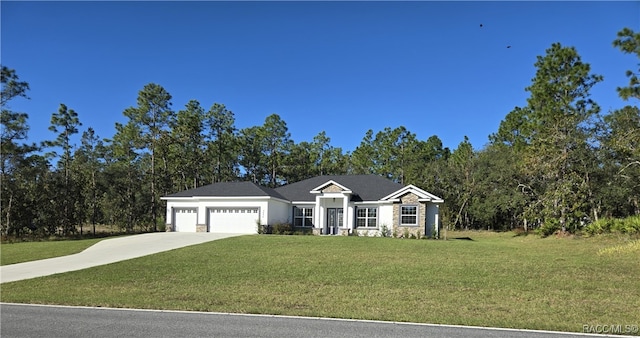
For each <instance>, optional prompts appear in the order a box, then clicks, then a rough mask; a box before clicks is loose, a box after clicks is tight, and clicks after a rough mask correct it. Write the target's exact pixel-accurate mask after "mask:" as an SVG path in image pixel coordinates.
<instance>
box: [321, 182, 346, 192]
mask: <svg viewBox="0 0 640 338" xmlns="http://www.w3.org/2000/svg"><path fill="white" fill-rule="evenodd" d="M341 191H342V188H340V187H339V186H337V185H335V184H331V185H329V186H327V187H326V188H324V189H322V192H341Z"/></svg>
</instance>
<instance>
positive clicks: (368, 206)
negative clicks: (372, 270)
mask: <svg viewBox="0 0 640 338" xmlns="http://www.w3.org/2000/svg"><path fill="white" fill-rule="evenodd" d="M162 199H163V200H165V201H166V203H167V211H166V228H167V231H185V232H220V233H246V234H255V233H257V231H258V225H259V224H262V225H266V224H269V225H273V224H277V223H289V224H292V225H293V226H294V227H295V228H296V229H301V230H305V229H306V230H310V231H312V232H313V233H314V234H321V235H345V234H350V233H353V232H354V231H357V232H358V233H359V234H362V235H364V234H366V235H369V236H376V235H380V233H381V231H383V230H387V231H388V234H392V233H393V232H395V233H396V234H397V235H399V236H401V235H403V234H406V233H412V234H414V235H427V236H431V235H437V231H438V229H439V221H438V210H439V205H440V204H441V203H443V202H444V200H443V199H442V198H440V197H437V196H435V195H433V194H431V193H429V192H427V191H424V190H422V189H420V188H418V187H416V186H413V185H406V186H404V185H401V184H398V183H396V182H393V181H391V180H388V179H386V178H384V177H381V176H378V175H328V176H318V177H314V178H310V179H306V180H303V181H300V182H296V183H292V184H288V185H285V186H282V187H278V188H275V189H271V188H267V187H263V186H260V185H258V184H255V183H252V182H225V183H215V184H211V185H207V186H203V187H200V188H196V189H190V190H185V191H181V192H178V193H175V194H172V195H169V196H165V197H163V198H162ZM434 232H435V233H434Z"/></svg>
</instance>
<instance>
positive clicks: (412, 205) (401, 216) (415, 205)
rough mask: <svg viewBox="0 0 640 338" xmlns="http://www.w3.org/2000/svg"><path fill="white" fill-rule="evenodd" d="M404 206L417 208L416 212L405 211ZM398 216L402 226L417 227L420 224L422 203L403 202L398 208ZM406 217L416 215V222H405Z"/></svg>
mask: <svg viewBox="0 0 640 338" xmlns="http://www.w3.org/2000/svg"><path fill="white" fill-rule="evenodd" d="M404 208H415V213H414V214H408V213H404V212H403V209H404ZM398 216H399V217H400V219H399V220H398V224H399V225H400V226H401V227H417V226H420V205H419V204H401V205H400V208H399V210H398ZM404 217H415V222H414V223H404V222H403V221H404Z"/></svg>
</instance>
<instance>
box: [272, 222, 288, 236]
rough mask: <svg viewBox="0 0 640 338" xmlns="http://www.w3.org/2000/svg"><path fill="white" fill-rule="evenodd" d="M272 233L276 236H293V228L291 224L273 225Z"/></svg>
mask: <svg viewBox="0 0 640 338" xmlns="http://www.w3.org/2000/svg"><path fill="white" fill-rule="evenodd" d="M271 233H273V234H276V235H292V234H293V226H292V225H291V224H289V223H276V224H274V225H273V228H272V230H271Z"/></svg>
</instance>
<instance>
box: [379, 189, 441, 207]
mask: <svg viewBox="0 0 640 338" xmlns="http://www.w3.org/2000/svg"><path fill="white" fill-rule="evenodd" d="M408 193H413V194H414V195H416V196H418V200H419V201H425V202H433V203H443V202H444V200H443V199H442V198H440V197H438V196H436V195H434V194H432V193H429V192H426V191H425V190H422V189H420V188H418V187H416V186H415V185H413V184H410V185H407V186H405V187H403V188H402V189H399V190H397V191H394V192H393V193H391V194H389V195H387V196H385V197H383V198H382V200H384V201H390V200H397V199H399V198H400V197H402V196H404V195H406V194H408Z"/></svg>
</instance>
